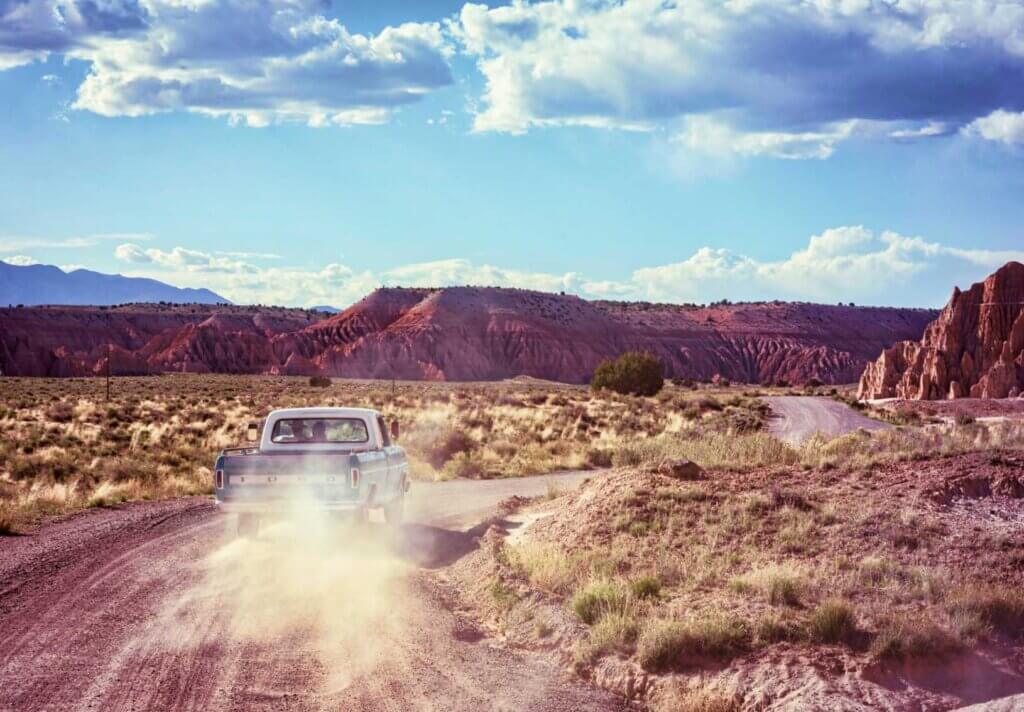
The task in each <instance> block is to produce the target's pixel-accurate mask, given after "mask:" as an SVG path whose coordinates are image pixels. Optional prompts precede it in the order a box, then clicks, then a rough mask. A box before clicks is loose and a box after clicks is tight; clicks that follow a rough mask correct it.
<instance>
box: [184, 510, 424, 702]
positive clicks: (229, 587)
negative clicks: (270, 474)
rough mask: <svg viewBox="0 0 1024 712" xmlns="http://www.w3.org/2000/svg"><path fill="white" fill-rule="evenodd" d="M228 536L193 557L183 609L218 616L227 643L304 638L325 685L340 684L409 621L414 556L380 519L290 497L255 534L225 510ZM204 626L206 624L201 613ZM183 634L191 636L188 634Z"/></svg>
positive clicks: (376, 657) (360, 671) (374, 660)
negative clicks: (239, 528) (345, 515)
mask: <svg viewBox="0 0 1024 712" xmlns="http://www.w3.org/2000/svg"><path fill="white" fill-rule="evenodd" d="M223 524H224V533H223V535H222V536H223V540H222V543H221V544H220V545H218V546H217V547H216V548H215V549H214V550H213V552H212V553H210V554H209V555H208V556H207V557H205V558H204V559H202V560H201V561H199V562H197V567H198V576H197V577H196V583H195V584H194V586H192V587H191V588H190V589H189V590H188V592H187V594H186V596H185V598H186V599H187V600H178V601H176V602H174V608H175V609H176V615H175V616H174V617H175V618H176V619H177V622H178V623H179V624H180V623H182V615H181V614H182V612H183V611H184V610H185V609H191V612H192V613H193V615H192V616H189V618H192V623H191V625H196V623H197V621H195V618H194V614H195V613H197V612H203V614H204V615H207V616H210V617H212V618H213V619H214V620H216V622H217V623H216V625H217V628H218V629H219V636H218V637H219V638H226V640H222V641H219V642H223V643H224V644H225V645H226V646H227V647H238V646H245V645H247V644H250V643H252V644H256V647H257V648H261V649H265V648H267V647H269V648H276V647H278V646H281V647H287V646H289V645H290V644H291V641H295V640H300V641H302V642H303V646H302V647H303V648H306V649H312V650H314V651H315V652H316V655H317V657H318V658H319V660H318V661H317V662H318V663H319V667H320V668H321V669H322V670H323V671H324V673H325V677H326V679H325V680H324V689H323V690H321V692H325V693H328V694H332V693H336V692H339V691H341V690H344V689H345V688H346V687H348V686H349V685H350V684H351V682H352V681H353V680H355V679H357V678H359V677H360V676H362V675H365V674H366V673H368V672H370V671H372V669H373V668H374V667H375V666H376V665H377V664H378V663H379V662H380V661H381V660H382V659H383V658H384V656H386V655H387V653H388V650H387V648H388V646H389V641H394V640H395V638H396V637H398V636H399V635H400V633H401V628H402V627H403V626H404V625H405V621H406V620H407V619H406V616H405V612H406V611H407V606H408V605H409V603H408V600H407V599H408V596H407V595H406V593H405V574H406V572H407V570H408V565H407V564H405V563H404V562H403V561H401V560H400V559H399V558H398V556H397V555H396V554H395V553H394V548H395V547H394V545H393V541H392V540H393V538H394V537H395V534H394V532H392V531H391V530H390V529H389V528H388V527H386V526H385V525H384V524H380V523H368V524H367V523H364V524H358V523H354V522H351V521H344V520H343V519H342V518H341V517H339V516H338V515H337V514H336V513H329V512H322V511H318V510H317V508H316V507H315V506H313V503H312V502H311V501H306V500H304V499H302V498H301V497H298V496H295V497H292V498H291V502H290V506H289V507H288V510H287V512H286V513H285V514H283V515H281V516H279V517H274V518H268V519H265V520H264V521H263V522H262V525H261V527H260V530H259V533H258V534H255V535H250V536H244V537H243V536H236V535H235V534H234V524H235V522H234V518H233V517H230V516H226V517H224V522H223ZM199 624H200V625H201V624H202V623H201V622H199ZM186 637H187V636H186Z"/></svg>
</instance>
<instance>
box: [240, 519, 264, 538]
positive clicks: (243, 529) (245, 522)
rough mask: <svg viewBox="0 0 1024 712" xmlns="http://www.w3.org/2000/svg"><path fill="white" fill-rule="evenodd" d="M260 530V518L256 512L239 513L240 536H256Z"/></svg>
mask: <svg viewBox="0 0 1024 712" xmlns="http://www.w3.org/2000/svg"><path fill="white" fill-rule="evenodd" d="M259 531H260V520H259V517H257V516H256V515H255V514H239V515H238V536H251V537H255V536H256V534H258V533H259Z"/></svg>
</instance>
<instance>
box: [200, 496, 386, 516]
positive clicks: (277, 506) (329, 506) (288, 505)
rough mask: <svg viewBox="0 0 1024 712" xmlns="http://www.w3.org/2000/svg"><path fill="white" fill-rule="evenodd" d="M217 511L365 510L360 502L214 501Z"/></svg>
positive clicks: (286, 512) (270, 512) (269, 512)
mask: <svg viewBox="0 0 1024 712" xmlns="http://www.w3.org/2000/svg"><path fill="white" fill-rule="evenodd" d="M215 503H216V505H217V511H218V512H223V513H225V514H289V513H296V514H301V513H304V512H349V513H355V512H358V511H360V510H362V509H365V507H366V505H365V504H364V503H362V502H317V501H303V502H301V503H295V502H288V501H286V502H275V501H262V502H252V501H249V502H237V501H232V500H225V501H222V500H219V499H218V500H215Z"/></svg>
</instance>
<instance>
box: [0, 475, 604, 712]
mask: <svg viewBox="0 0 1024 712" xmlns="http://www.w3.org/2000/svg"><path fill="white" fill-rule="evenodd" d="M584 476H586V475H584V474H581V473H572V474H567V475H562V476H555V477H551V476H549V477H539V478H527V479H517V480H501V481H488V482H462V481H460V482H449V483H437V484H418V483H416V484H414V486H413V489H412V491H411V493H410V494H411V498H410V502H409V513H410V518H411V519H413V520H414V521H413V522H412V523H410V524H407V525H406V526H405V527H404V528H403V531H402V532H401V533H400V535H399V536H398V541H397V542H391V543H386V538H385V537H382V536H380V532H379V531H377V532H371V536H367V535H366V532H365V531H362V533H360V530H340V531H339V530H338V529H336V528H327V529H321V528H319V527H318V526H316V523H315V522H313V521H305V520H304V521H303V522H301V523H299V524H298V525H297V524H295V523H288V522H282V523H278V524H274V525H271V526H269V527H267V528H266V529H265V530H264V531H262V532H261V533H260V535H259V536H258V537H257V538H255V539H238V538H235V537H233V536H231V535H230V533H229V532H228V529H229V528H230V521H229V518H227V517H225V516H223V515H218V514H217V513H216V512H215V511H214V507H213V506H212V505H211V503H210V502H209V500H207V499H206V498H187V499H180V500H174V501H169V502H142V503H137V504H132V505H126V506H122V507H119V508H116V509H93V510H89V511H85V512H82V513H79V514H76V515H74V516H72V517H69V518H67V519H65V520H63V521H60V522H56V523H53V524H49V525H46V526H44V527H42V528H41V529H40V530H38V531H37V532H34V533H32V534H29V535H25V536H15V537H6V538H0V710H5V711H6V710H11V711H14V710H17V711H18V712H23V711H26V710H28V711H31V710H62V711H63V710H69V711H77V710H83V711H84V710H111V711H113V712H122V711H123V712H127V711H128V710H303V711H304V710H323V709H345V710H396V711H397V710H403V711H404V710H440V709H444V710H465V711H467V712H468V711H469V710H584V709H585V710H618V709H624V706H623V703H622V702H621V701H620V700H618V699H616V698H614V697H613V696H611V695H610V694H607V693H605V692H602V691H599V690H596V689H593V688H591V687H589V686H586V685H584V684H582V683H581V682H579V681H578V680H575V679H571V678H568V677H566V676H565V675H564V673H563V672H562V671H561V670H560V669H559V668H558V666H557V665H554V664H553V663H552V662H551V661H550V660H549V659H548V658H546V657H542V656H540V655H537V654H533V653H527V652H523V651H513V650H508V649H504V648H501V647H498V646H496V645H495V644H493V641H489V640H488V639H487V638H485V637H483V636H482V635H481V634H480V633H479V632H478V631H477V630H476V629H475V627H474V626H473V623H472V622H471V621H470V620H469V619H468V618H466V617H465V615H464V614H463V613H462V612H461V611H460V604H459V603H458V596H457V595H456V593H455V592H454V591H452V590H451V589H449V588H448V584H446V583H444V581H443V576H439V575H438V574H437V573H435V572H433V571H431V569H437V568H440V567H443V566H445V565H447V564H448V563H450V562H451V561H454V560H455V559H457V558H458V557H459V556H461V555H462V554H464V553H465V552H467V551H469V550H471V549H472V548H473V546H474V541H473V536H472V535H473V534H474V533H478V532H466V531H463V528H464V526H465V525H466V524H467V523H469V521H470V520H472V519H473V518H476V519H477V520H479V518H480V515H481V514H482V513H483V512H484V511H485V510H486V509H487V508H488V507H491V506H493V505H494V504H496V503H497V501H499V500H500V499H502V498H504V497H506V496H509V495H510V494H536V493H538V492H543V491H544V490H545V489H546V488H547V486H548V484H547V483H548V481H553V482H556V483H558V486H561V487H568V486H571V485H572V484H573V483H575V482H577V481H579V480H580V479H581V478H582V477H584ZM439 522H442V523H448V528H444V527H440V526H437V524H438V523H439ZM453 523H454V524H457V525H458V526H453ZM372 526H373V525H371V528H372ZM307 529H308V530H310V532H313V533H310V532H307V531H306V530H307ZM321 531H326V532H327V534H326V535H325V536H326V537H327V538H323V537H322V536H321V534H320V532H321Z"/></svg>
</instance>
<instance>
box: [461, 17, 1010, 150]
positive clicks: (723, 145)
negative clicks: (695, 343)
mask: <svg viewBox="0 0 1024 712" xmlns="http://www.w3.org/2000/svg"><path fill="white" fill-rule="evenodd" d="M450 27H451V31H452V33H453V35H454V36H456V37H457V38H458V39H459V41H460V42H461V45H462V47H463V49H464V51H465V52H467V53H469V54H470V55H473V56H475V57H476V58H477V66H478V67H479V70H480V71H481V73H482V74H483V76H484V79H485V81H486V88H485V92H484V95H483V98H482V99H483V102H482V109H481V110H480V111H479V112H478V113H477V114H476V117H475V127H476V129H477V130H479V131H505V132H512V133H521V132H524V131H527V130H529V129H531V128H533V127H538V126H561V125H590V126H596V127H619V128H634V129H635V128H641V129H643V128H646V129H651V130H654V129H658V130H667V131H670V132H676V131H677V130H678V131H679V139H678V140H679V141H682V142H684V143H686V142H689V143H690V144H700V145H701V146H702V147H703V149H704V150H709V148H708V147H709V146H710V147H712V148H715V149H717V150H720V151H722V152H732V153H736V154H740V155H747V156H753V155H770V156H778V157H782V158H825V157H827V156H828V155H830V154H831V153H832V151H833V150H834V147H835V146H836V144H837V143H839V142H841V141H843V140H847V139H849V138H852V137H854V136H857V135H860V133H859V132H858V131H857V130H856V129H857V128H858V127H860V128H861V129H865V130H866V131H867V133H866V134H865V135H868V136H872V137H886V136H888V137H890V138H896V139H899V140H912V139H915V138H924V137H929V136H935V135H941V134H945V133H949V132H950V131H951V130H952V131H955V130H956V128H958V127H963V126H965V125H966V124H967V123H969V122H970V121H971V120H973V119H975V118H977V117H979V116H988V115H990V114H992V112H996V111H999V110H1004V111H1010V112H1012V111H1018V112H1019V111H1021V110H1024V92H1022V91H1021V90H1020V87H1021V86H1022V85H1024V5H1022V4H1020V3H1017V2H1006V1H1005V0H973V1H971V2H963V1H962V0H928V1H925V0H900V2H890V1H888V0H853V1H850V0H815V1H813V2H806V1H805V0H744V1H743V2H719V0H678V1H677V2H663V1H662V0H607V1H604V0H545V1H543V2H536V3H532V4H526V3H523V2H513V3H512V4H511V5H510V6H505V7H496V8H488V7H486V6H485V5H480V4H473V3H469V4H466V5H465V6H464V7H463V8H462V11H461V12H460V14H459V16H458V18H457V19H456V20H453V21H452V22H451V24H450ZM680 125H681V126H682V128H681V129H678V128H677V127H679V126H680ZM980 135H982V136H986V137H988V136H987V135H986V134H985V133H981V134H980ZM705 140H706V141H708V142H709V143H708V144H703V143H701V142H703V141H705Z"/></svg>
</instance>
